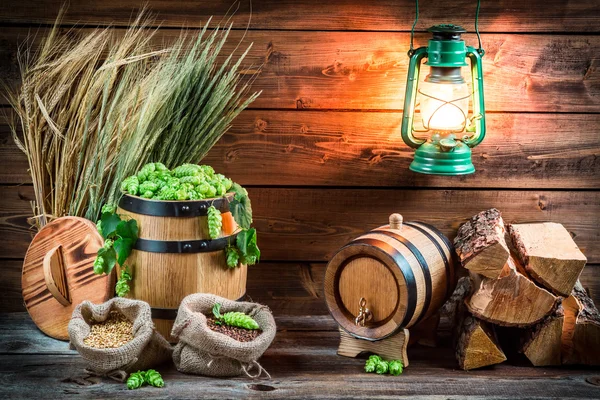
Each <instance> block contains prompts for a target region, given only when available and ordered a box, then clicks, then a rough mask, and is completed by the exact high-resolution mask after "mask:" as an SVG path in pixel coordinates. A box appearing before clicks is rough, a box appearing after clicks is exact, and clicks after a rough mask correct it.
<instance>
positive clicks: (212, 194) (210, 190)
mask: <svg viewBox="0 0 600 400" xmlns="http://www.w3.org/2000/svg"><path fill="white" fill-rule="evenodd" d="M216 195H217V189H216V188H215V187H214V186H212V185H208V192H206V197H208V198H209V199H211V198H213V197H215V196H216Z"/></svg>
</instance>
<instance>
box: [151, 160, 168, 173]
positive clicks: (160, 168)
mask: <svg viewBox="0 0 600 400" xmlns="http://www.w3.org/2000/svg"><path fill="white" fill-rule="evenodd" d="M154 168H155V169H156V171H158V172H165V171H166V172H168V171H169V168H167V167H165V164H163V163H161V162H155V163H154Z"/></svg>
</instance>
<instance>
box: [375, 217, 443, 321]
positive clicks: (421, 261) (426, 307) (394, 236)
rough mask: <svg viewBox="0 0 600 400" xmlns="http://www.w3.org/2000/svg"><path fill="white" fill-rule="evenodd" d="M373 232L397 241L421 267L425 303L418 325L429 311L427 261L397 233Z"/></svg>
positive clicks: (429, 286) (429, 274)
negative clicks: (423, 278) (423, 279)
mask: <svg viewBox="0 0 600 400" xmlns="http://www.w3.org/2000/svg"><path fill="white" fill-rule="evenodd" d="M373 232H377V233H384V234H385V235H387V236H389V237H391V238H392V239H395V240H397V241H398V242H400V243H402V244H403V245H404V246H406V248H407V249H409V250H410V252H411V253H412V254H413V255H414V256H415V258H416V259H417V261H418V262H419V265H420V266H421V270H422V271H423V276H424V277H425V302H424V303H423V309H422V310H421V315H420V316H419V319H417V322H415V323H418V322H420V321H421V320H422V319H423V317H424V316H425V315H426V314H427V311H429V304H430V303H431V294H432V293H431V285H432V284H431V271H430V270H429V265H428V264H427V260H425V257H423V254H421V252H420V251H419V249H417V247H416V246H415V245H414V244H412V243H411V242H410V241H408V240H406V238H405V237H403V236H401V235H398V234H397V233H394V232H391V231H386V230H383V229H375V230H373Z"/></svg>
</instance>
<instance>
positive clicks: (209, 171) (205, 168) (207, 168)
mask: <svg viewBox="0 0 600 400" xmlns="http://www.w3.org/2000/svg"><path fill="white" fill-rule="evenodd" d="M200 171H202V172H204V174H205V175H208V176H213V175H214V174H215V170H214V169H213V167H211V166H210V165H200Z"/></svg>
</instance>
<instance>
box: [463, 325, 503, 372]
mask: <svg viewBox="0 0 600 400" xmlns="http://www.w3.org/2000/svg"><path fill="white" fill-rule="evenodd" d="M456 360H457V361H458V366H459V367H460V368H462V369H464V370H471V369H475V368H481V367H487V366H489V365H494V364H499V363H501V362H503V361H506V356H505V355H504V353H503V352H502V349H501V348H500V346H499V345H498V340H497V338H496V335H495V332H494V330H493V327H491V326H489V325H488V324H487V323H486V322H484V321H481V320H479V319H477V318H475V317H473V316H471V315H468V316H466V317H465V318H464V320H463V323H462V325H461V327H460V335H459V337H458V345H457V347H456Z"/></svg>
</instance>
